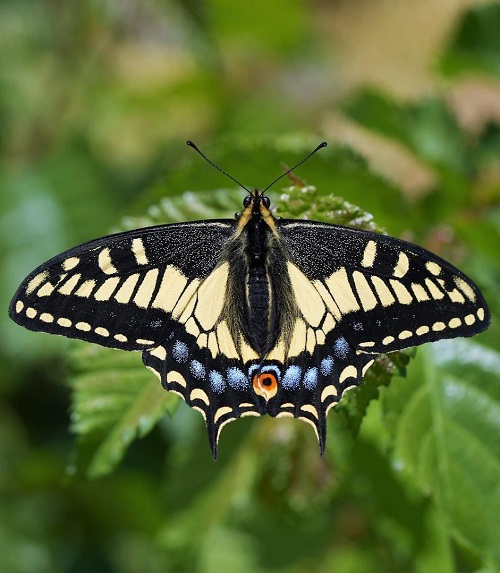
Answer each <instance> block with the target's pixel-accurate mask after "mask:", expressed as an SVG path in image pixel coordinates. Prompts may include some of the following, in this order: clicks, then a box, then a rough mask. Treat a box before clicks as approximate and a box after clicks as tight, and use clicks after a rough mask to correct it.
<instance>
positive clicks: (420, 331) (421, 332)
mask: <svg viewBox="0 0 500 573" xmlns="http://www.w3.org/2000/svg"><path fill="white" fill-rule="evenodd" d="M429 331H430V328H429V327H428V326H419V327H418V328H417V330H415V333H416V334H417V335H418V336H423V335H424V334H427V333H428V332H429Z"/></svg>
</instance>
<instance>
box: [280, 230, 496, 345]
mask: <svg viewBox="0 0 500 573" xmlns="http://www.w3.org/2000/svg"><path fill="white" fill-rule="evenodd" d="M280 230H281V232H282V236H283V240H284V241H285V243H286V245H287V247H288V250H289V252H290V256H291V259H292V260H293V262H294V263H295V265H297V267H298V268H299V269H300V270H301V271H302V272H303V273H304V275H305V276H306V277H307V278H308V279H309V280H310V281H311V282H312V284H313V285H314V287H315V288H316V289H317V291H318V292H319V293H320V295H321V298H322V300H323V301H324V303H325V305H326V307H327V308H328V309H329V310H330V312H331V313H332V316H333V318H334V319H335V323H336V328H338V329H339V332H341V333H342V335H343V336H344V337H345V338H346V339H347V341H348V342H349V344H351V345H352V346H353V347H354V348H356V349H359V350H363V351H367V352H373V353H380V352H391V351H394V350H400V349H402V348H406V347H408V346H415V345H418V344H423V343H425V342H431V341H434V340H438V339H441V338H454V337H456V336H473V335H475V334H478V333H479V332H482V331H483V330H485V329H486V328H487V327H488V325H489V322H490V314H489V311H488V307H487V304H486V301H485V300H484V298H483V296H482V294H481V292H480V291H479V289H478V288H477V287H476V285H475V284H474V283H473V282H472V281H471V280H470V279H469V278H468V277H467V276H465V275H464V274H463V273H462V272H460V271H459V270H458V269H456V268H455V267H453V266H452V265H451V264H450V263H448V262H446V261H444V260H443V259H441V258H439V257H438V256H436V255H434V254H432V253H430V252H429V251H426V250H425V249H423V248H422V247H419V246H417V245H414V244H412V243H408V242H406V241H402V240H399V239H395V238H392V237H388V236H385V235H380V234H377V233H372V232H368V231H361V230H357V229H348V228H345V227H339V226H336V225H328V224H325V223H317V222H309V221H307V222H306V221H303V222H297V221H284V222H282V223H281V225H280Z"/></svg>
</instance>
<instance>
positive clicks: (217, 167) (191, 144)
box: [186, 140, 312, 195]
mask: <svg viewBox="0 0 500 573" xmlns="http://www.w3.org/2000/svg"><path fill="white" fill-rule="evenodd" d="M186 144H187V145H189V147H192V148H193V149H194V150H195V151H197V152H198V153H199V154H200V155H201V156H202V157H203V159H205V161H208V163H210V165H212V167H215V169H217V171H220V172H221V173H222V174H224V175H225V176H226V177H229V179H232V180H233V181H234V182H235V183H237V184H238V185H239V186H240V187H242V188H243V189H244V190H245V191H246V192H247V193H249V194H250V195H251V193H250V191H249V190H248V189H247V188H246V187H245V186H244V185H242V184H241V183H240V182H239V181H237V180H236V179H235V178H234V177H233V176H232V175H229V173H226V172H225V171H224V169H221V168H220V167H219V166H218V165H216V164H215V163H214V162H213V161H211V160H210V159H209V158H208V157H207V156H206V155H205V154H204V153H202V152H201V151H200V150H199V149H198V147H197V146H196V145H195V144H194V143H193V142H192V141H189V140H188V141H186ZM311 155H312V154H311ZM306 159H307V157H306Z"/></svg>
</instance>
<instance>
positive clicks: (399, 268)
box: [392, 251, 410, 279]
mask: <svg viewBox="0 0 500 573" xmlns="http://www.w3.org/2000/svg"><path fill="white" fill-rule="evenodd" d="M409 268H410V259H409V258H408V257H407V256H406V254H405V253H403V251H401V252H400V253H399V257H398V262H397V263H396V266H395V267H394V272H393V273H392V274H393V276H395V277H396V278H398V279H400V278H402V277H404V276H405V274H406V273H407V272H408V270H409Z"/></svg>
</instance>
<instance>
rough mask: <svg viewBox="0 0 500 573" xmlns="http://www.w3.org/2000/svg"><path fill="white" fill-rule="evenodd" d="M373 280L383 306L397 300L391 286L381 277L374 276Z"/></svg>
mask: <svg viewBox="0 0 500 573" xmlns="http://www.w3.org/2000/svg"><path fill="white" fill-rule="evenodd" d="M371 281H372V283H373V286H374V287H375V292H376V293H377V295H378V297H379V299H380V302H381V303H382V306H390V305H391V304H394V303H395V302H396V299H395V298H394V296H393V294H392V292H391V291H390V290H389V287H388V286H387V285H386V284H385V282H384V281H383V280H382V279H381V278H380V277H376V276H372V277H371Z"/></svg>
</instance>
